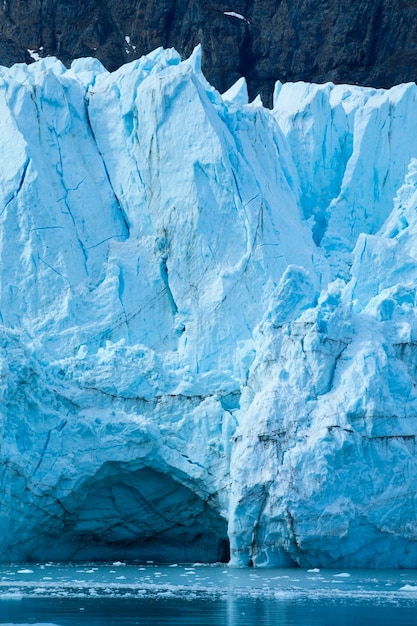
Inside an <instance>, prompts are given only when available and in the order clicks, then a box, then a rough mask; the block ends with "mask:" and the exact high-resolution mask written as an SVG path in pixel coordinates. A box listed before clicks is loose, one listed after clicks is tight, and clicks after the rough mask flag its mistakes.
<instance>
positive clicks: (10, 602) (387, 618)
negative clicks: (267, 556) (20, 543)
mask: <svg viewBox="0 0 417 626" xmlns="http://www.w3.org/2000/svg"><path fill="white" fill-rule="evenodd" d="M0 624H3V625H4V624H8V625H19V626H21V625H27V624H42V626H44V625H46V624H48V625H50V624H54V625H56V626H69V625H70V624H71V626H87V625H88V626H134V625H135V626H136V625H140V626H151V625H153V626H154V625H156V624H158V625H167V626H211V625H213V626H214V625H216V626H246V625H248V626H249V625H250V626H330V625H331V626H335V625H337V626H362V625H363V626H365V625H366V626H373V625H375V626H414V625H415V626H417V572H416V571H414V570H412V571H409V570H399V571H398V570H395V571H393V570H389V571H380V570H372V571H368V570H349V571H342V570H339V571H337V570H322V571H319V570H309V571H308V570H301V569H290V570H253V569H242V570H240V569H229V568H225V567H224V566H223V565H222V566H217V567H216V566H203V565H199V564H196V565H194V566H188V567H179V566H176V567H159V566H154V565H152V564H148V565H147V566H140V565H124V564H121V563H117V564H109V565H97V564H87V565H59V564H44V565H27V566H22V565H19V566H18V565H16V566H15V565H13V566H0Z"/></svg>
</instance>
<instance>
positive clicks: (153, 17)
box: [0, 0, 417, 104]
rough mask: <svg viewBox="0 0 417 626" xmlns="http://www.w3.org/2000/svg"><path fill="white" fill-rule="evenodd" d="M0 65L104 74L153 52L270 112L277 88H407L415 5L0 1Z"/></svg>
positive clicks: (300, 0) (392, 1)
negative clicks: (196, 55) (193, 55)
mask: <svg viewBox="0 0 417 626" xmlns="http://www.w3.org/2000/svg"><path fill="white" fill-rule="evenodd" d="M0 16H1V17H0V64H3V65H12V64H13V63H15V62H21V61H27V62H30V61H31V60H32V59H31V56H30V53H29V52H28V50H31V51H34V52H32V55H34V54H35V53H37V54H39V55H40V56H44V55H54V56H57V57H58V58H60V59H61V60H62V61H63V62H64V63H65V64H66V65H68V64H69V63H70V61H71V60H72V59H74V58H76V57H82V56H94V57H97V58H98V59H100V61H101V62H102V63H103V64H104V65H105V66H106V67H107V68H108V69H109V70H114V69H116V68H117V67H119V66H120V65H122V64H123V63H125V62H126V61H129V60H132V59H135V58H138V57H140V56H141V55H143V54H146V53H148V52H149V51H151V50H153V49H154V48H156V47H158V46H164V47H169V46H174V47H175V48H176V49H177V50H178V51H179V52H180V53H181V54H182V55H183V56H187V55H188V54H189V53H190V52H191V51H192V49H193V48H194V46H195V45H196V44H198V43H201V44H202V46H203V54H204V56H203V70H204V72H205V73H206V76H207V78H208V80H209V81H210V82H211V83H212V84H214V85H215V86H216V87H217V88H218V89H219V90H220V91H224V90H225V89H227V88H228V87H229V86H230V85H231V84H232V83H233V82H235V81H236V79H237V78H239V76H242V75H243V76H245V77H246V79H247V82H248V86H249V93H250V96H251V97H253V96H254V95H256V93H258V92H260V93H261V94H262V96H263V98H264V102H265V103H266V104H270V101H271V93H272V86H273V83H274V82H275V81H276V80H277V79H280V80H284V81H296V80H307V81H313V82H326V81H334V82H336V83H359V84H364V85H370V86H375V87H389V86H392V85H394V84H398V83H401V82H408V81H414V79H415V74H416V67H417V46H416V44H417V19H416V17H417V1H416V0H408V1H407V2H405V0H373V1H372V2H371V1H369V0H356V1H355V2H351V0H339V1H338V2H333V1H332V0H315V2H311V1H310V0H229V2H226V1H224V0H216V1H213V0H208V1H207V0H158V1H157V2H156V1H155V0H123V2H121V1H117V0H116V1H113V2H109V0H27V1H26V2H22V1H21V0H3V2H2V6H1V7H0Z"/></svg>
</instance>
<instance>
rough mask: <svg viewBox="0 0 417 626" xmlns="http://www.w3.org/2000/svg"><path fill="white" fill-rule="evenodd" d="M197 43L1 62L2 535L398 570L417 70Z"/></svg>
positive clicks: (37, 549)
mask: <svg viewBox="0 0 417 626" xmlns="http://www.w3.org/2000/svg"><path fill="white" fill-rule="evenodd" d="M126 43H127V44H129V42H128V41H126ZM200 55H201V51H200V50H199V49H197V50H196V51H195V53H194V54H193V55H192V57H191V58H190V59H188V60H185V61H181V58H180V56H179V55H178V53H177V52H176V51H175V50H172V49H171V50H163V49H161V48H159V49H157V50H155V51H154V52H152V53H150V54H149V55H147V56H145V57H142V58H141V59H139V60H136V61H133V62H132V63H130V64H128V65H126V66H124V67H122V68H120V69H119V70H117V71H116V72H114V73H112V74H110V73H109V72H107V71H106V70H105V69H104V68H103V66H102V65H101V64H100V63H99V62H98V61H97V60H94V59H80V60H77V61H75V62H74V63H73V64H72V66H71V68H70V69H69V70H67V69H66V68H65V67H64V66H63V65H62V64H61V63H60V62H59V61H57V60H55V59H41V60H40V61H38V62H36V63H33V64H32V65H30V66H28V67H27V66H25V65H16V66H14V67H13V68H11V69H8V68H2V70H1V84H0V113H1V115H0V155H1V156H0V158H1V163H2V167H1V168H0V232H1V238H0V268H1V270H0V314H1V318H0V320H1V327H0V341H1V352H0V358H1V371H2V378H1V395H2V405H1V428H2V447H1V482H0V484H1V501H2V507H1V509H0V533H1V537H2V542H1V549H0V558H1V559H2V560H3V561H9V560H14V561H27V560H31V559H36V560H47V559H60V560H63V559H72V560H80V559H103V560H109V559H110V560H111V561H118V560H127V559H141V560H145V561H146V560H149V559H151V560H155V561H158V560H163V559H166V560H168V561H173V562H179V561H184V560H190V561H218V560H224V561H227V560H228V559H229V550H230V559H231V561H230V562H231V564H234V565H249V564H253V565H255V566H268V565H290V564H299V565H302V566H308V567H310V568H316V567H320V566H323V567H324V566H337V567H352V566H360V567H370V566H384V567H397V566H398V567H413V566H414V565H415V560H416V557H417V554H416V552H417V549H416V545H417V544H416V531H415V528H416V521H417V520H416V513H415V507H414V499H415V489H414V488H413V485H414V484H415V482H416V477H417V463H416V458H415V450H414V447H415V436H416V432H417V420H416V416H417V393H416V371H415V366H416V362H417V360H416V359H417V352H416V345H417V339H416V336H417V332H416V329H417V327H416V290H415V279H416V275H417V264H416V253H415V250H416V234H417V222H416V219H415V205H416V184H415V183H416V172H417V167H416V162H417V141H416V140H415V137H416V136H417V133H416V131H417V122H416V121H415V120H416V117H415V115H414V112H415V107H416V95H417V87H416V86H415V85H403V86H398V87H395V88H393V89H392V90H389V91H383V90H373V89H366V88H361V87H357V86H334V85H332V84H327V85H308V84H305V83H301V84H285V85H282V84H280V83H279V84H277V87H276V89H275V103H274V109H273V110H272V111H269V110H267V109H265V108H264V107H263V106H262V104H261V102H260V101H256V102H254V103H251V104H248V99H247V89H246V84H245V82H244V81H243V80H241V81H239V82H238V83H237V84H236V85H235V86H233V87H232V88H231V89H229V90H228V92H226V93H225V94H223V96H221V95H220V94H219V93H218V92H216V91H215V90H214V89H213V88H212V87H211V86H210V85H209V84H208V83H207V81H206V79H205V78H204V76H203V74H202V73H201V58H200Z"/></svg>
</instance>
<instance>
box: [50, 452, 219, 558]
mask: <svg viewBox="0 0 417 626" xmlns="http://www.w3.org/2000/svg"><path fill="white" fill-rule="evenodd" d="M62 504H63V506H64V508H65V515H64V518H63V527H62V528H61V532H60V533H59V536H58V537H54V538H51V537H48V539H47V541H46V544H47V547H45V558H47V559H51V560H61V561H62V560H66V561H74V562H81V561H100V562H109V561H112V560H125V561H129V562H142V563H146V562H147V561H152V562H154V563H160V564H163V563H166V564H168V563H190V562H204V563H215V562H227V561H228V560H229V558H230V550H229V540H228V535H227V521H226V520H225V519H224V517H222V516H221V515H220V514H219V512H218V511H217V510H216V509H215V508H214V507H213V506H212V505H211V504H209V503H208V502H207V501H206V500H204V499H203V498H202V497H201V496H200V495H198V494H196V493H195V492H194V491H193V490H192V489H191V488H189V487H188V486H185V485H183V484H182V483H180V482H179V481H177V480H175V479H174V478H172V476H170V475H169V474H165V473H162V472H160V471H157V470H155V469H152V468H151V467H143V468H140V469H136V470H134V471H132V470H131V469H129V467H128V466H127V464H120V463H106V464H104V465H103V466H102V468H101V469H100V470H99V471H98V472H97V473H96V474H95V475H94V476H93V477H91V478H90V479H88V480H87V481H85V482H84V483H83V484H82V485H81V486H80V487H79V488H78V489H77V490H76V491H74V492H72V493H71V494H70V496H68V497H67V498H66V499H65V501H63V502H62ZM38 558H39V557H38Z"/></svg>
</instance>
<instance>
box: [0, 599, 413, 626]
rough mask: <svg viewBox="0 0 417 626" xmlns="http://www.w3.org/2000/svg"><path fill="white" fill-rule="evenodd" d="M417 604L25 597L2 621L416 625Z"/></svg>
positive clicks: (123, 625) (145, 625) (129, 625)
mask: <svg viewBox="0 0 417 626" xmlns="http://www.w3.org/2000/svg"><path fill="white" fill-rule="evenodd" d="M416 608H417V607H412V606H392V605H391V606H385V605H378V604H377V605H375V606H373V605H369V604H363V603H360V602H359V603H358V602H353V603H347V602H343V601H340V600H339V601H337V602H335V603H331V602H330V601H329V600H327V601H325V602H323V601H314V602H306V601H295V600H292V601H276V600H268V599H267V600H262V599H260V598H258V599H250V598H229V599H227V600H223V599H222V600H209V599H205V600H204V599H193V600H183V599H182V600H175V599H169V600H161V599H148V598H147V599H142V600H137V599H135V600H132V599H130V600H124V599H120V598H99V599H92V598H85V599H81V598H60V599H55V600H54V599H52V598H48V599H41V598H38V599H36V598H24V599H23V600H21V601H4V602H1V603H0V623H1V624H13V625H15V624H19V626H20V625H23V624H25V625H26V624H48V626H49V625H50V624H56V625H57V626H70V625H71V626H136V625H140V626H156V625H157V624H158V625H161V626H162V625H167V626H214V625H215V626H414V625H416V626H417V610H416Z"/></svg>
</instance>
